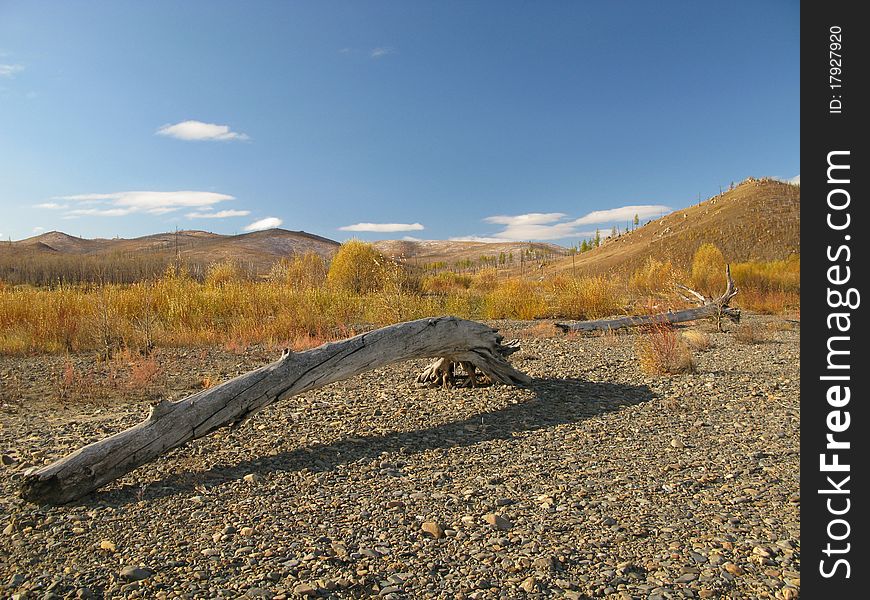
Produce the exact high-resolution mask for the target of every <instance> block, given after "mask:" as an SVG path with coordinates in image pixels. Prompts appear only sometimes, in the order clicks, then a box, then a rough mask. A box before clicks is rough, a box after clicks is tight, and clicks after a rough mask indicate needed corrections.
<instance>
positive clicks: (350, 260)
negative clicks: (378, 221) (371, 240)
mask: <svg viewBox="0 0 870 600" xmlns="http://www.w3.org/2000/svg"><path fill="white" fill-rule="evenodd" d="M387 262H388V259H387V258H386V257H385V256H384V255H383V254H381V253H380V252H379V251H378V249H377V248H375V247H374V246H373V245H371V244H366V243H365V242H361V241H360V240H350V241H348V242H345V243H344V244H342V245H341V248H339V250H338V252H336V254H335V256H334V257H333V259H332V263H331V264H330V265H329V271H328V273H327V280H328V281H329V283H330V285H332V286H333V287H335V288H336V289H340V290H346V291H349V292H353V293H355V294H366V293H369V292H375V291H378V290H380V289H381V287H383V280H384V273H385V266H386V264H387Z"/></svg>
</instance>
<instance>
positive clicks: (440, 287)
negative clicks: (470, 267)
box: [420, 271, 471, 294]
mask: <svg viewBox="0 0 870 600" xmlns="http://www.w3.org/2000/svg"><path fill="white" fill-rule="evenodd" d="M470 286H471V277H470V276H468V275H459V274H457V273H453V272H452V271H443V272H441V273H438V274H437V275H427V276H425V277H423V279H422V280H421V282H420V289H421V290H422V291H423V292H424V293H426V294H449V293H456V292H459V291H462V290H467V289H468V288H469V287H470Z"/></svg>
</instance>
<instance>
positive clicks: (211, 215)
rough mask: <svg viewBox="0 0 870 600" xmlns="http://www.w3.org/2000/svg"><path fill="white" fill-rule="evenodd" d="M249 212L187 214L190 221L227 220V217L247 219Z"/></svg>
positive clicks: (220, 211) (231, 211)
mask: <svg viewBox="0 0 870 600" xmlns="http://www.w3.org/2000/svg"><path fill="white" fill-rule="evenodd" d="M249 214H251V211H249V210H219V211H217V212H192V213H187V215H186V216H187V218H188V219H226V218H227V217H247V216H248V215H249Z"/></svg>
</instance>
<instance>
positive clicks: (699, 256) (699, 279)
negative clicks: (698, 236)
mask: <svg viewBox="0 0 870 600" xmlns="http://www.w3.org/2000/svg"><path fill="white" fill-rule="evenodd" d="M725 283H726V282H725V257H724V256H722V251H721V250H719V248H717V247H716V246H715V245H713V244H710V243H704V244H701V246H700V247H699V248H698V249H697V250H696V251H695V256H694V257H693V258H692V285H693V286H694V288H695V289H696V290H698V291H699V292H701V293H702V294H705V295H707V296H710V297H715V296H718V295H719V294H721V293H722V291H723V290H724V289H725Z"/></svg>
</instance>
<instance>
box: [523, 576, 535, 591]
mask: <svg viewBox="0 0 870 600" xmlns="http://www.w3.org/2000/svg"><path fill="white" fill-rule="evenodd" d="M537 584H538V582H537V581H535V578H534V577H528V578H526V580H525V581H523V582H522V583H521V584H520V589H521V590H523V591H524V592H526V593H527V594H531V593H533V592H534V591H535V586H536V585H537Z"/></svg>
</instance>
